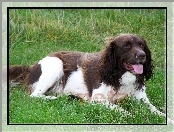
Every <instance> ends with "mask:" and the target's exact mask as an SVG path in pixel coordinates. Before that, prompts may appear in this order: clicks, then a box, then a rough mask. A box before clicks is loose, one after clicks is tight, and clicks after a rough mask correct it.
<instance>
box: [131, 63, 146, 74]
mask: <svg viewBox="0 0 174 132" xmlns="http://www.w3.org/2000/svg"><path fill="white" fill-rule="evenodd" d="M132 67H133V68H134V72H135V73H137V74H142V73H143V65H142V64H137V65H132Z"/></svg>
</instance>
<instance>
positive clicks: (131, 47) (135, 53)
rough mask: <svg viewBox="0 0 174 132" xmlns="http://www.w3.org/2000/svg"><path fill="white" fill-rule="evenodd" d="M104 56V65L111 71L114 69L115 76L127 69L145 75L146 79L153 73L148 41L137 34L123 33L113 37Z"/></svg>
mask: <svg viewBox="0 0 174 132" xmlns="http://www.w3.org/2000/svg"><path fill="white" fill-rule="evenodd" d="M103 58H104V59H103V65H105V66H104V67H105V68H106V70H109V71H110V72H111V70H112V74H115V75H113V76H115V77H117V75H116V74H117V73H119V72H120V75H121V74H123V73H124V72H126V71H130V72H131V73H133V74H140V75H143V76H145V78H146V80H148V79H149V78H150V77H151V75H152V69H153V66H152V59H151V52H150V50H149V48H148V46H147V43H146V41H145V40H144V39H143V38H141V37H139V36H137V35H133V34H122V35H119V36H117V37H114V38H111V39H110V41H109V42H108V44H107V46H106V49H105V51H104V54H103ZM110 74H111V73H110ZM118 76H119V75H118Z"/></svg>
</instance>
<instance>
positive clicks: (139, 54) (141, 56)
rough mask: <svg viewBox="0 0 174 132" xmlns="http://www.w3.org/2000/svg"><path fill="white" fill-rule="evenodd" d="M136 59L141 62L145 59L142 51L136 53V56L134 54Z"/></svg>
mask: <svg viewBox="0 0 174 132" xmlns="http://www.w3.org/2000/svg"><path fill="white" fill-rule="evenodd" d="M136 58H138V59H141V60H143V59H145V58H146V54H145V52H144V51H138V52H137V54H136Z"/></svg>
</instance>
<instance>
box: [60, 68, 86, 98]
mask: <svg viewBox="0 0 174 132" xmlns="http://www.w3.org/2000/svg"><path fill="white" fill-rule="evenodd" d="M63 93H64V94H66V95H75V96H79V97H82V98H83V99H84V100H88V99H89V96H88V89H87V87H86V85H85V82H84V77H83V73H82V70H81V69H80V68H79V69H78V70H77V71H74V72H73V73H72V74H71V75H70V76H69V78H68V80H67V83H66V85H65V88H64V91H63Z"/></svg>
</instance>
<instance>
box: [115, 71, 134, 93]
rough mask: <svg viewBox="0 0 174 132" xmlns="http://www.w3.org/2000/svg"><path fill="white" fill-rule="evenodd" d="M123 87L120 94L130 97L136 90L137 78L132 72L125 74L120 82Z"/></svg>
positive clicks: (119, 91)
mask: <svg viewBox="0 0 174 132" xmlns="http://www.w3.org/2000/svg"><path fill="white" fill-rule="evenodd" d="M119 82H120V84H121V86H120V88H119V90H118V93H119V94H128V95H130V94H131V93H133V92H134V91H135V90H136V87H137V84H136V76H135V75H134V74H132V73H130V72H125V73H124V74H123V75H122V77H121V78H120V80H119Z"/></svg>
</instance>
